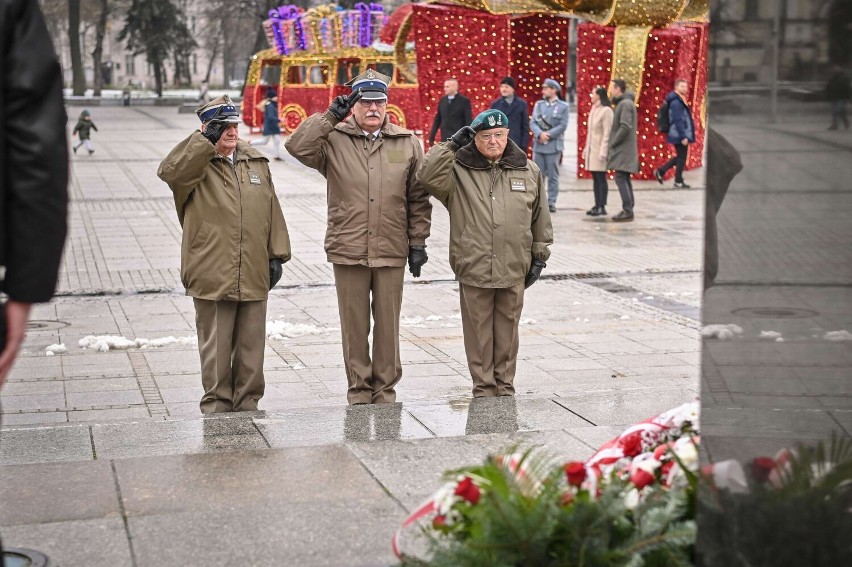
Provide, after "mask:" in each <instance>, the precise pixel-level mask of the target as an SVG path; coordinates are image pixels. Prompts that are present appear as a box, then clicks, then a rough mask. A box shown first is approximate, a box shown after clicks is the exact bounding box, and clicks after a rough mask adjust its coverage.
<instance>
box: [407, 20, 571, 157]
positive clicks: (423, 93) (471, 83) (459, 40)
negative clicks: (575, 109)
mask: <svg viewBox="0 0 852 567" xmlns="http://www.w3.org/2000/svg"><path fill="white" fill-rule="evenodd" d="M412 22H413V23H412V27H413V33H414V42H415V44H416V45H417V50H416V55H417V77H418V84H419V91H420V104H421V108H422V112H423V119H424V124H425V125H426V129H428V128H429V126H431V124H432V121H433V120H434V118H435V113H436V112H437V108H438V101H439V100H440V99H441V97H442V96H444V90H443V86H444V81H445V80H446V79H448V78H451V77H452V78H456V79H458V81H459V88H460V91H461V92H462V94H464V95H465V96H467V97H468V98H470V102H471V107H472V110H473V114H474V116H475V115H476V114H478V113H479V112H481V111H483V110H486V109H488V108H489V107H490V106H491V102H492V101H494V100H495V99H497V98H498V97H499V96H500V90H499V84H500V80H501V79H502V78H503V77H506V76H511V77H514V78H515V80H516V83H517V85H518V86H517V91H516V92H517V95H518V96H519V97H521V98H523V99H525V100H526V101H527V103H528V105H529V109H530V112H532V106H533V104H534V103H535V101H536V100H538V99H539V98H541V94H540V93H541V84H542V82H543V81H544V79H546V78H553V79H555V80H557V81H559V82H560V84H563V85H564V84H565V71H566V68H567V58H568V52H567V47H568V29H569V20H568V19H566V18H563V17H560V16H555V15H551V14H531V15H525V16H520V17H518V16H515V17H511V16H508V15H495V14H489V13H487V12H482V11H478V10H473V9H470V8H463V7H458V6H441V5H435V4H431V5H422V4H416V5H414V9H413V15H412ZM427 137H428V136H427ZM426 141H427V142H428V140H426Z"/></svg>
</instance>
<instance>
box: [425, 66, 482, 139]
mask: <svg viewBox="0 0 852 567" xmlns="http://www.w3.org/2000/svg"><path fill="white" fill-rule="evenodd" d="M471 120H473V111H472V110H471V108H470V99H469V98H467V97H466V96H464V95H462V94H459V82H458V81H457V80H456V79H447V80H446V81H444V96H442V97H441V100H439V101H438V112H437V113H435V120H433V121H432V130H431V131H430V132H429V145H430V146H431V145H434V144H435V136H436V135H437V134H438V130H441V141H443V142H446V141H447V140H449V139H450V136H452V135H453V134H455V133H456V131H457V130H458V129H459V128H461V127H462V126H467V125H468V124H470V121H471Z"/></svg>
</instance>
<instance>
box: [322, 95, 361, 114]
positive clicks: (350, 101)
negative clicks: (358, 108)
mask: <svg viewBox="0 0 852 567" xmlns="http://www.w3.org/2000/svg"><path fill="white" fill-rule="evenodd" d="M361 96H362V95H361V91H356V92H353V93H351V94H350V95H349V96H343V95H340V96H336V97H334V100H333V101H331V104H330V105H329V107H328V111H329V112H331V113H332V114H333V115H334V117H335V118H337V119H338V120H345V119H346V117H347V116H349V112H351V111H352V107H353V106H355V103H356V102H358V101H359V100H360V99H361Z"/></svg>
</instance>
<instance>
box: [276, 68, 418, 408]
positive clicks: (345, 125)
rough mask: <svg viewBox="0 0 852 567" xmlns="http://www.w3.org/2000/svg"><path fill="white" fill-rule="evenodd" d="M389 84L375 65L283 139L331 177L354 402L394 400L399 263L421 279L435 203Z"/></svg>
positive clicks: (331, 225) (331, 245) (334, 246)
mask: <svg viewBox="0 0 852 567" xmlns="http://www.w3.org/2000/svg"><path fill="white" fill-rule="evenodd" d="M389 82H390V77H387V76H385V75H382V74H381V73H377V72H375V71H373V70H368V71H366V72H365V73H362V74H361V75H359V76H357V77H355V78H354V79H353V80H352V81H350V83H349V86H351V87H352V92H351V94H350V95H348V96H338V97H336V98H335V99H334V100H333V101H332V103H331V106H329V108H328V110H327V111H326V112H322V113H317V114H314V115H313V116H310V117H309V118H308V119H307V120H305V121H304V122H303V123H302V124H301V125H300V126H299V128H298V129H297V130H296V131H295V132H293V134H292V135H291V136H290V139H289V140H287V144H286V148H287V151H289V152H290V154H291V155H292V156H293V157H295V158H296V159H298V160H299V161H300V162H302V163H303V164H305V165H306V166H308V167H311V168H313V169H316V170H317V171H319V172H320V173H321V174H322V175H323V176H324V177H325V178H326V180H327V182H328V227H327V230H326V235H325V251H326V255H327V258H328V261H329V262H331V263H332V264H333V266H334V281H335V285H336V287H337V305H338V308H339V310H340V327H341V335H342V339H343V362H344V365H345V367H346V376H347V379H348V383H349V389H348V392H347V399H348V400H349V403H350V404H353V405H354V404H369V403H392V402H394V401H396V392H395V390H394V387H395V386H396V384H397V383H398V382H399V381H400V379H401V378H402V364H401V362H400V356H399V315H400V309H401V307H402V281H403V276H404V272H405V263H406V259H407V260H408V265H409V269H410V270H411V273H412V275H413V276H414V277H419V276H420V268H421V266H423V264H425V263H426V261H427V255H426V239H427V238H428V237H429V228H430V224H431V215H432V206H431V204H430V203H429V195H428V194H427V193H426V192H425V191H424V190H423V189H422V188H420V187H418V186H417V185H416V184H415V182H414V177H415V174H416V173H417V169H418V168H419V166H420V162H421V161H422V159H423V150H422V148H421V147H420V142H419V141H418V140H417V138H416V137H415V136H414V134H413V133H412V132H410V131H408V130H405V129H403V128H400V127H399V126H396V125H395V124H392V123H391V122H390V121H389V120H388V117H387V115H386V111H387V104H388V94H387V93H388V83H389ZM350 112H352V115H351V116H349V113H350ZM347 117H348V118H347ZM371 296H372V302H371ZM371 308H372V316H373V320H374V324H373V329H372V333H373V351H372V358H371V356H370V348H369V342H368V337H369V335H370V313H371Z"/></svg>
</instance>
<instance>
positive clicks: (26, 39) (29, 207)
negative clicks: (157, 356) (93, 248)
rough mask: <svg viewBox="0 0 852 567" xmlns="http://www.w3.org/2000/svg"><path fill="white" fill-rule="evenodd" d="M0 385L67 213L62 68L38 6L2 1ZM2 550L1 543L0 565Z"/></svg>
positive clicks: (47, 276) (39, 295) (48, 288)
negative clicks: (2, 299) (0, 297)
mask: <svg viewBox="0 0 852 567" xmlns="http://www.w3.org/2000/svg"><path fill="white" fill-rule="evenodd" d="M0 38H2V41H0V108H3V126H4V127H3V129H2V131H0V227H2V228H0V291H2V292H3V293H5V294H6V295H7V296H8V299H7V300H6V301H5V303H2V302H0V388H2V387H3V384H4V382H5V381H6V378H7V377H8V376H9V372H10V371H11V369H12V365H13V364H14V362H15V358H16V357H17V355H18V350H19V349H20V347H21V343H22V342H23V340H24V332H25V330H26V327H27V319H28V318H29V314H30V309H31V306H32V304H33V303H41V302H45V301H49V300H50V298H51V296H52V295H53V290H54V289H55V287H56V279H57V275H58V272H59V264H60V260H61V258H62V247H63V245H64V244H65V231H66V226H67V212H68V192H67V185H68V145H67V144H68V140H67V137H66V133H65V123H66V121H67V117H66V115H65V106H64V105H63V101H62V70H61V69H60V67H59V60H58V59H57V57H56V53H55V52H54V51H53V43H52V42H51V40H50V36H49V35H48V33H47V27H46V26H45V24H44V18H43V17H42V15H41V12H40V11H39V8H38V3H37V2H33V1H32V0H0ZM2 563H3V545H2V543H0V564H2Z"/></svg>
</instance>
